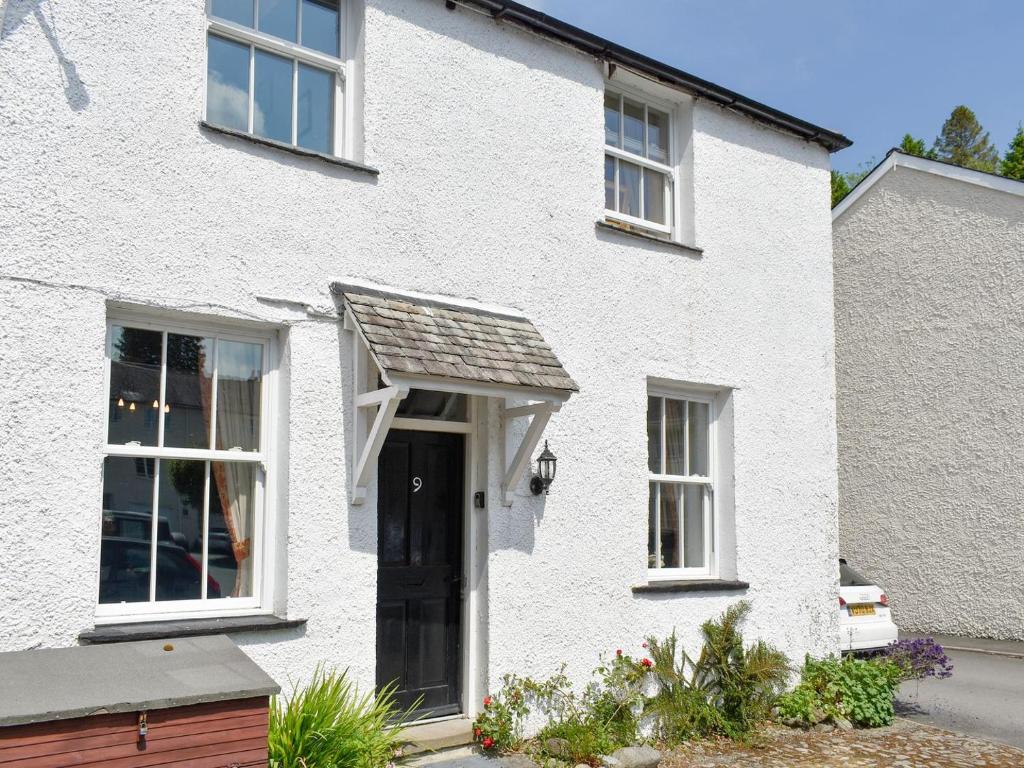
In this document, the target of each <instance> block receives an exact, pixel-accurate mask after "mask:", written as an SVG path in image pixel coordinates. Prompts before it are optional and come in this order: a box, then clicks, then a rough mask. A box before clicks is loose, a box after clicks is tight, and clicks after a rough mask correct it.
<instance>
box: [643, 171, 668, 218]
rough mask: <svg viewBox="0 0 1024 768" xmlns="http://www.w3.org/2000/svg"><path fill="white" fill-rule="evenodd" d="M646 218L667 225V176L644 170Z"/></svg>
mask: <svg viewBox="0 0 1024 768" xmlns="http://www.w3.org/2000/svg"><path fill="white" fill-rule="evenodd" d="M644 218H645V219H647V220H648V221H654V222H657V223H658V224H664V223H665V174H663V173H658V172H657V171H650V170H648V169H646V168H645V169H644Z"/></svg>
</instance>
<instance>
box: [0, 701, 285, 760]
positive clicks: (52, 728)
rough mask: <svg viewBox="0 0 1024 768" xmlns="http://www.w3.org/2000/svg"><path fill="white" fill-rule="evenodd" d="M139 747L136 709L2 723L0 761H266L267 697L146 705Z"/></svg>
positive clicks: (0, 730)
mask: <svg viewBox="0 0 1024 768" xmlns="http://www.w3.org/2000/svg"><path fill="white" fill-rule="evenodd" d="M148 720H149V733H148V735H147V737H146V743H145V746H144V747H142V748H140V745H139V743H138V725H137V724H138V713H121V714H115V715H95V716H92V717H81V718H76V719H73V720H57V721H53V722H49V723H33V724H30V725H22V726H9V727H6V728H0V766H3V768H65V767H66V766H67V767H70V766H81V767H82V768H98V767H99V766H106V767H107V768H147V767H149V766H153V767H154V768H155V767H156V766H160V768H176V766H191V768H227V767H228V766H236V765H237V766H266V765H267V727H268V723H269V709H268V699H267V698H266V697H262V698H257V699H243V700H238V701H230V702H214V703H210V704H196V705H192V706H188V707H177V708H172V709H163V710H151V711H150V712H149V713H148Z"/></svg>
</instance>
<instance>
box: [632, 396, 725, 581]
mask: <svg viewBox="0 0 1024 768" xmlns="http://www.w3.org/2000/svg"><path fill="white" fill-rule="evenodd" d="M647 395H648V397H658V398H661V455H662V461H663V462H664V461H665V457H666V456H667V453H666V446H665V433H666V429H665V400H666V399H668V400H679V401H688V402H695V403H704V404H706V405H707V406H708V474H707V475H670V474H661V473H657V472H651V471H650V464H649V463H648V470H647V477H648V493H649V492H650V483H672V484H677V485H699V486H701V487H702V488H703V489H704V492H703V494H702V495H701V501H702V506H703V512H704V567H702V568H686V567H678V568H651V567H649V566H648V568H647V579H648V581H679V580H684V579H709V578H716V577H717V575H718V551H719V546H718V530H719V521H718V515H717V505H716V504H715V489H716V488H717V487H718V481H717V477H718V476H717V464H718V463H717V461H716V456H717V453H718V410H717V403H718V398H717V397H716V396H715V394H714V393H710V392H701V391H696V390H692V389H684V388H679V389H677V388H674V387H659V386H654V385H648V387H647ZM683 413H684V421H683V428H682V429H683V436H684V437H683V466H684V467H686V468H687V469H689V466H690V430H689V418H690V414H689V409H688V408H684V409H683ZM645 416H646V411H645ZM648 462H649V458H648ZM656 487H658V486H656ZM682 498H683V497H682V495H680V509H679V528H678V530H679V533H680V536H682V535H683V507H682ZM649 504H650V500H648V505H649ZM649 513H650V507H649V506H648V515H649ZM654 519H655V522H656V523H657V526H658V527H657V529H656V530H655V547H656V550H655V551H656V552H657V551H659V550H660V547H661V531H660V527H661V499H660V490H659V497H658V498H657V501H656V503H655V516H654ZM649 524H650V523H649V521H648V525H649ZM648 536H650V531H649V530H648ZM683 548H684V543H683V542H682V541H680V557H682V553H683V551H684V549H683ZM645 556H646V557H649V556H650V553H649V552H645Z"/></svg>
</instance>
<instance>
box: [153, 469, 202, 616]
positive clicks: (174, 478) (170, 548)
mask: <svg viewBox="0 0 1024 768" xmlns="http://www.w3.org/2000/svg"><path fill="white" fill-rule="evenodd" d="M205 492H206V462H205V461H189V460H186V459H167V460H161V461H160V493H159V496H158V504H159V506H158V507H157V509H158V510H159V519H158V520H157V536H156V599H157V600H158V601H162V600H198V599H199V598H200V597H202V580H203V567H202V559H203V495H204V494H205Z"/></svg>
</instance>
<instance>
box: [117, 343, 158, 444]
mask: <svg viewBox="0 0 1024 768" xmlns="http://www.w3.org/2000/svg"><path fill="white" fill-rule="evenodd" d="M162 354H163V334H162V333H161V332H160V331H148V330H143V329H141V328H122V327H120V326H115V327H114V328H113V329H112V335H111V346H110V410H109V412H108V420H107V426H108V438H107V439H108V442H110V443H114V444H117V445H124V444H126V443H129V442H132V441H137V442H138V443H139V444H140V445H156V440H157V421H158V420H157V419H156V418H154V414H153V411H154V409H158V408H159V406H160V403H159V398H160V360H161V357H162ZM154 403H156V405H154ZM115 414H116V415H115Z"/></svg>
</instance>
